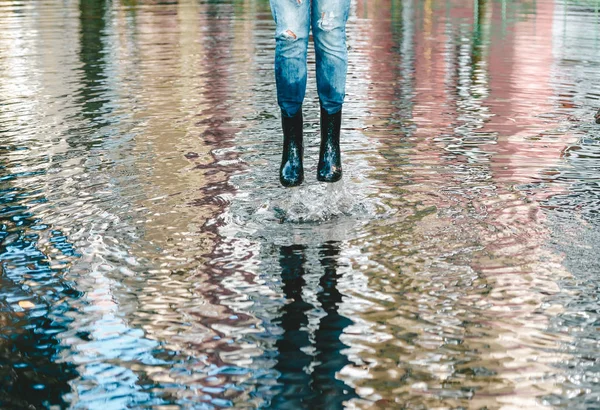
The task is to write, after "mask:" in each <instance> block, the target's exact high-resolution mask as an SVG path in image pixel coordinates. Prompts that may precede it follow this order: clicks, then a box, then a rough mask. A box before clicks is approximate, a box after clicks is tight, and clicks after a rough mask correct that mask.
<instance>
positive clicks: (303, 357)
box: [271, 242, 356, 409]
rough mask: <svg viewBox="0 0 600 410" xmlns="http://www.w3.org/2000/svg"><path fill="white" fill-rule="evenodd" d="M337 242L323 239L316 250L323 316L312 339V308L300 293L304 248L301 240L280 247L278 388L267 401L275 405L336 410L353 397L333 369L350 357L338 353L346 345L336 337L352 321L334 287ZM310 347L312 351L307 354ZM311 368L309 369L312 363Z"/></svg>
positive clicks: (337, 277) (336, 280)
mask: <svg viewBox="0 0 600 410" xmlns="http://www.w3.org/2000/svg"><path fill="white" fill-rule="evenodd" d="M339 252H340V251H339V247H338V244H337V243H335V242H329V243H326V244H324V245H323V246H322V247H321V249H320V252H319V256H320V258H319V261H320V263H321V266H322V268H323V270H324V272H323V274H322V276H321V278H320V281H319V285H320V290H319V292H318V294H317V300H318V301H319V303H320V305H321V308H322V309H323V310H324V311H325V316H324V317H323V318H321V320H320V321H319V327H318V329H317V330H316V332H315V337H314V342H312V343H311V338H310V336H309V333H308V325H309V317H308V313H309V312H310V311H311V310H313V309H314V308H315V307H314V306H313V305H311V304H310V303H308V302H306V301H305V300H304V299H303V297H302V292H303V289H304V287H305V286H306V285H307V283H306V281H305V279H304V276H305V274H306V272H305V267H304V265H305V262H306V256H305V253H306V247H305V246H303V245H292V246H283V247H281V248H280V255H279V263H280V266H281V280H282V282H283V292H284V294H285V297H286V300H289V301H290V303H288V304H286V305H285V306H284V307H283V308H282V309H281V311H282V315H281V317H280V318H279V320H278V321H277V322H276V324H279V325H280V326H281V328H282V329H283V331H284V333H283V335H282V337H281V338H280V339H279V340H278V341H277V343H276V348H277V350H278V352H279V356H278V359H277V364H276V365H275V369H276V370H277V371H278V372H279V373H280V376H279V378H278V382H279V383H280V384H281V390H280V392H279V394H278V395H277V396H275V398H274V399H273V400H272V402H271V407H272V408H276V409H300V408H313V409H341V408H343V407H344V406H343V403H344V402H345V401H347V400H350V399H351V398H353V397H356V395H355V394H354V391H353V390H352V389H351V388H350V387H349V386H348V385H346V384H345V383H344V382H343V381H341V380H339V379H337V378H336V373H337V372H339V371H340V370H341V369H343V368H344V367H345V366H346V365H347V364H349V363H350V362H349V361H348V359H347V358H346V356H345V355H344V354H343V353H342V350H343V349H345V348H347V346H346V345H345V344H344V343H342V342H341V340H340V337H341V335H342V334H343V333H344V329H345V328H347V327H348V326H350V325H351V324H352V321H351V320H350V319H348V318H346V317H344V316H342V315H340V314H339V313H338V305H339V304H340V303H341V301H342V294H341V293H340V292H339V291H338V289H337V283H338V279H339V275H338V274H337V267H338V262H337V258H338V255H339ZM311 347H314V349H315V351H316V354H315V356H313V355H311V354H310V353H309V350H308V349H309V348H311ZM313 364H314V368H312V369H311V367H312V366H311V365H313Z"/></svg>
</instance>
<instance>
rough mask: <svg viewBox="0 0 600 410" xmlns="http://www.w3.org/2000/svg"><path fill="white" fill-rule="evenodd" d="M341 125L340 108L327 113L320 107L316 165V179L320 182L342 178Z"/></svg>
mask: <svg viewBox="0 0 600 410" xmlns="http://www.w3.org/2000/svg"><path fill="white" fill-rule="evenodd" d="M341 126H342V110H340V111H338V112H337V113H335V114H328V113H327V111H326V110H324V109H323V107H321V149H320V151H319V165H318V167H317V179H318V180H319V181H321V182H336V181H339V180H340V179H342V154H341V152H340V128H341Z"/></svg>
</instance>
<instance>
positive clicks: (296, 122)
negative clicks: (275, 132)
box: [279, 108, 304, 187]
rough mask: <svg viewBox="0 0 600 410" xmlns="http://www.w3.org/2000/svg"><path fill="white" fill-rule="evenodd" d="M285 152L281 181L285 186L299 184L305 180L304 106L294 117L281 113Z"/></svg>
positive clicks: (282, 160) (280, 174) (282, 159)
mask: <svg viewBox="0 0 600 410" xmlns="http://www.w3.org/2000/svg"><path fill="white" fill-rule="evenodd" d="M281 127H282V128H283V154H282V156H281V167H280V168H279V181H280V182H281V185H283V186H284V187H293V186H298V185H300V184H301V183H302V181H304V166H303V165H302V159H303V155H304V143H303V141H302V108H300V110H298V112H297V113H296V115H294V116H293V117H286V116H284V115H283V113H282V115H281Z"/></svg>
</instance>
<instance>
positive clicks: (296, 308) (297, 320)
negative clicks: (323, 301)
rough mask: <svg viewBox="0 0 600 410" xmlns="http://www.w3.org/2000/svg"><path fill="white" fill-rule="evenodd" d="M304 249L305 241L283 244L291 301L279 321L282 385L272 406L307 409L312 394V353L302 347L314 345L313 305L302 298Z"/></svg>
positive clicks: (284, 280)
mask: <svg viewBox="0 0 600 410" xmlns="http://www.w3.org/2000/svg"><path fill="white" fill-rule="evenodd" d="M304 251H305V247H304V246H301V245H294V246H283V247H281V249H280V254H279V264H280V266H281V281H282V283H283V293H284V294H285V298H286V300H287V301H289V302H290V303H287V304H286V305H285V306H283V307H282V308H281V317H280V318H279V320H278V321H277V322H276V323H277V324H278V325H279V326H280V327H281V329H282V330H283V332H284V333H283V335H282V336H281V338H280V339H279V340H278V341H277V343H276V345H275V346H276V348H277V351H278V352H279V355H278V357H277V364H276V365H275V369H276V370H277V371H278V372H279V373H280V376H279V378H278V379H277V382H278V383H279V384H281V385H282V387H281V391H280V392H279V394H277V396H275V397H274V398H273V400H272V402H271V408H275V409H294V410H297V409H304V408H307V405H306V403H307V401H309V400H310V399H311V397H312V392H311V389H310V376H309V375H308V373H307V371H308V369H309V367H310V364H311V362H312V356H311V355H309V354H307V353H305V352H304V351H303V350H302V349H306V348H307V347H309V346H310V340H309V335H308V332H307V326H308V316H307V312H308V311H309V310H311V309H312V308H313V306H312V305H311V304H309V303H307V302H305V301H304V300H302V289H303V287H304V285H306V282H305V280H304V263H305V260H306V258H305V256H304Z"/></svg>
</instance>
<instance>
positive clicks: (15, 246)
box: [0, 155, 80, 409]
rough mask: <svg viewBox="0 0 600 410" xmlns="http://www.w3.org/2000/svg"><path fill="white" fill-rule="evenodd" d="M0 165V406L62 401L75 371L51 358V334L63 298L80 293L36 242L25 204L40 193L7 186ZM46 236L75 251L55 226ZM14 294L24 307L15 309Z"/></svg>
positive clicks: (59, 323)
mask: <svg viewBox="0 0 600 410" xmlns="http://www.w3.org/2000/svg"><path fill="white" fill-rule="evenodd" d="M2 157H4V155H2V156H1V157H0V158H2ZM2 163H4V160H3V158H2ZM0 169H1V170H2V175H0V178H1V179H2V181H3V182H2V184H1V185H0V222H1V226H0V267H1V271H0V408H2V409H6V408H41V407H46V406H48V405H58V406H62V405H64V404H65V400H64V398H63V395H65V394H66V393H68V392H69V391H70V386H69V384H68V382H69V381H70V380H72V379H74V378H75V377H76V376H77V374H76V370H75V368H74V366H71V365H69V364H66V363H57V362H56V361H55V358H56V356H57V355H58V352H59V350H60V342H59V341H58V340H57V339H56V334H58V333H61V332H63V331H65V330H66V328H67V326H68V322H69V321H70V320H69V319H68V317H67V316H66V312H67V311H68V310H69V304H68V302H69V301H70V300H72V299H74V298H78V297H80V293H79V292H78V291H76V290H74V289H73V288H72V287H71V285H70V284H69V283H67V282H66V281H65V280H64V279H62V274H63V273H64V270H62V269H57V268H53V267H50V263H49V258H48V256H47V255H46V254H44V252H43V251H42V250H40V249H39V247H38V241H39V239H40V235H41V232H42V230H40V229H39V228H41V227H43V224H42V221H40V220H39V219H38V218H36V217H35V216H34V215H33V214H32V213H30V212H29V211H28V205H29V204H31V203H35V202H41V201H43V200H44V199H43V198H41V197H39V196H37V195H36V193H35V192H26V191H24V190H22V189H20V188H16V187H14V186H12V184H11V183H10V182H7V181H11V180H13V179H14V178H11V177H14V175H11V174H9V173H8V172H6V171H7V170H9V169H10V168H9V167H5V166H2V167H0ZM34 226H35V227H36V230H35V231H34V230H32V229H31V228H32V227H34ZM37 232H40V234H38V233H37ZM49 242H50V244H51V245H52V247H54V248H55V249H57V250H59V251H60V252H61V253H62V254H63V255H66V256H69V257H73V256H77V255H76V254H75V253H74V252H73V248H72V246H71V245H70V244H69V243H68V242H67V241H66V240H65V237H64V236H63V234H62V233H61V232H59V231H53V232H52V235H51V238H50V241H49ZM25 282H27V284H25ZM15 300H21V301H26V302H27V303H28V304H29V306H30V308H27V307H26V308H25V309H24V311H23V312H19V311H16V310H15V307H16V305H17V304H16V303H15ZM24 306H26V305H24Z"/></svg>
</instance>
